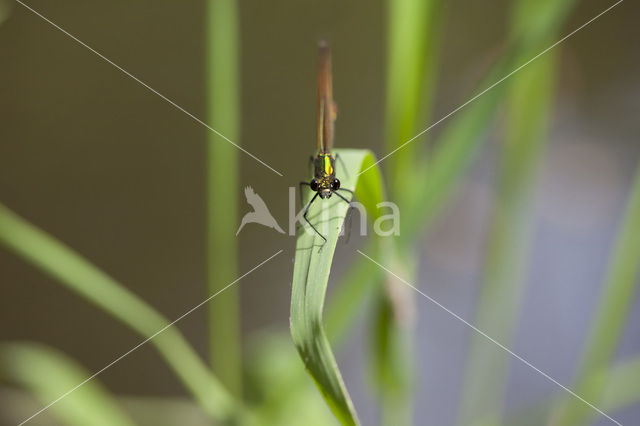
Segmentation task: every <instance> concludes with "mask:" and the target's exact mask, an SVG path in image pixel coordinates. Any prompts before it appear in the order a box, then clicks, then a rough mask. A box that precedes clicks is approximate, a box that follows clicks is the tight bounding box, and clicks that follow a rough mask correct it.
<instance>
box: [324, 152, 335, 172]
mask: <svg viewBox="0 0 640 426" xmlns="http://www.w3.org/2000/svg"><path fill="white" fill-rule="evenodd" d="M324 172H325V173H326V174H328V175H332V174H333V166H332V165H331V157H329V156H328V155H327V156H325V157H324Z"/></svg>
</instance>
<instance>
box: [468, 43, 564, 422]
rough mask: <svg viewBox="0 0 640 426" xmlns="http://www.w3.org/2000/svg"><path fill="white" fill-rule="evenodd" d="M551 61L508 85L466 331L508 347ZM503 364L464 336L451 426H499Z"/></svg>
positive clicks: (497, 353)
mask: <svg viewBox="0 0 640 426" xmlns="http://www.w3.org/2000/svg"><path fill="white" fill-rule="evenodd" d="M554 68H555V60H554V56H553V54H549V55H548V56H545V57H544V58H540V59H539V60H538V61H536V62H535V63H532V64H530V65H529V67H527V68H526V69H524V70H522V72H521V73H520V74H519V75H518V76H517V77H514V80H512V81H511V82H510V84H509V96H508V108H507V110H508V111H509V112H508V117H507V119H508V120H509V121H508V124H507V135H506V138H505V142H504V147H503V150H502V159H501V160H500V163H501V166H500V168H501V171H500V175H499V182H498V197H497V199H496V200H495V203H494V212H493V218H492V223H491V227H490V231H489V237H488V238H489V242H488V254H487V258H486V266H485V270H484V277H483V283H482V288H481V290H480V297H479V301H478V306H477V311H476V316H475V320H474V324H475V325H476V326H477V327H478V328H480V329H481V330H483V331H485V332H487V333H488V334H489V335H491V337H493V338H495V339H496V340H498V341H499V342H500V343H502V344H504V345H506V346H510V345H511V344H512V342H513V337H514V335H515V330H516V325H517V323H518V319H519V311H520V305H521V299H522V294H523V291H524V287H525V283H526V276H527V271H528V259H529V253H530V246H531V236H532V226H531V219H532V212H533V209H532V201H533V194H534V190H535V185H534V183H535V177H536V175H537V169H538V166H539V163H540V158H541V154H542V152H543V149H544V146H545V142H546V140H545V131H546V128H547V121H548V115H549V109H550V103H551V101H552V99H553V89H554V74H555V73H554ZM510 361H511V357H510V356H509V355H508V354H507V353H506V352H504V351H502V350H501V349H499V348H496V347H495V346H494V345H492V344H490V343H488V342H487V341H486V339H485V338H484V337H483V336H479V335H477V334H473V335H471V342H470V345H469V349H468V352H467V371H466V375H465V380H464V384H463V387H462V389H463V390H462V400H461V405H460V408H459V414H458V423H459V424H461V425H467V424H469V423H471V421H472V420H474V419H476V418H477V417H478V416H479V415H481V416H483V417H491V416H492V415H493V416H494V417H493V418H492V419H491V421H490V422H489V423H490V424H500V418H501V415H502V411H503V402H504V390H505V385H506V378H507V376H506V375H507V370H508V364H509V362H510Z"/></svg>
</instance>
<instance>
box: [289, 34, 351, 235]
mask: <svg viewBox="0 0 640 426" xmlns="http://www.w3.org/2000/svg"><path fill="white" fill-rule="evenodd" d="M318 53H319V60H318V153H317V154H316V156H315V158H313V157H312V159H311V160H312V162H313V179H311V181H310V182H300V191H301V193H302V186H304V185H306V186H308V187H309V188H311V190H312V191H313V192H315V194H314V196H313V198H311V201H309V203H308V204H307V205H306V207H305V208H304V213H303V215H302V216H303V217H304V220H305V221H306V222H307V223H308V224H309V226H311V228H312V229H313V230H314V231H315V232H316V234H318V235H319V236H320V237H322V239H323V240H324V243H326V242H327V238H326V237H325V236H324V235H322V234H321V233H320V232H319V231H318V230H317V229H316V227H315V226H314V225H313V224H312V223H311V222H310V221H309V219H308V218H307V213H309V208H310V207H311V205H312V204H313V203H314V201H316V199H317V198H318V197H320V198H321V199H325V198H331V195H333V194H335V195H336V196H338V197H340V198H341V199H342V200H344V201H345V202H346V203H347V204H349V203H350V201H349V200H347V199H346V198H345V197H344V196H343V195H341V194H340V193H339V192H338V191H345V192H348V193H349V194H350V197H353V191H351V190H350V189H346V188H340V180H339V179H338V178H337V177H336V160H338V159H339V157H338V155H336V156H335V157H334V156H333V155H332V154H331V148H332V147H333V122H334V121H335V119H336V115H337V107H336V104H335V103H334V102H333V87H332V81H331V53H330V51H329V46H327V43H326V42H324V41H321V42H320V43H319V45H318ZM324 243H323V246H324Z"/></svg>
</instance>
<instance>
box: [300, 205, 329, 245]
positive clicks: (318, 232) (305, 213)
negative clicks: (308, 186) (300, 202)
mask: <svg viewBox="0 0 640 426" xmlns="http://www.w3.org/2000/svg"><path fill="white" fill-rule="evenodd" d="M316 198H318V193H316V195H314V196H313V198H312V199H311V201H309V204H307V206H306V207H305V208H304V213H303V214H302V217H304V220H305V221H306V222H307V223H308V224H309V226H310V227H311V229H313V230H314V231H316V234H318V235H320V237H321V238H322V239H323V240H324V242H323V243H322V247H324V245H325V244H326V243H327V239H326V237H325V236H324V235H322V234H321V233H320V231H318V230H317V229H316V227H315V226H313V223H311V222H310V221H309V219H308V218H307V213H309V208H310V207H311V205H312V204H313V202H314V201H315V200H316ZM322 247H320V250H322Z"/></svg>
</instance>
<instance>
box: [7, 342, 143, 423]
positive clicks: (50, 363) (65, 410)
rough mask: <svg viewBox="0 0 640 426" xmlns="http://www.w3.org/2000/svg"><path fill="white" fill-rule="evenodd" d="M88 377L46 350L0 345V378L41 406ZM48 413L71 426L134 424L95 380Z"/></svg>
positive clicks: (31, 345)
mask: <svg viewBox="0 0 640 426" xmlns="http://www.w3.org/2000/svg"><path fill="white" fill-rule="evenodd" d="M89 375H90V373H89V372H88V371H86V370H85V369H84V368H83V367H81V366H80V365H79V364H78V363H77V362H76V361H74V360H73V359H71V358H69V357H67V356H66V355H64V354H62V353H60V352H58V351H57V350H54V349H52V348H50V347H47V346H44V345H40V344H36V343H23V342H20V343H17V342H15V343H14V342H12V343H1V344H0V377H2V378H3V379H5V380H7V381H10V382H12V383H15V384H17V385H19V386H21V387H23V388H25V389H27V390H28V391H30V392H31V393H33V394H34V395H35V396H36V398H38V400H40V402H41V403H42V404H43V405H45V404H49V403H50V402H51V401H54V400H56V399H58V398H59V397H60V396H61V395H64V394H65V393H66V392H68V391H69V390H70V389H73V387H75V386H77V385H78V384H79V383H81V382H82V381H83V380H85V379H86V378H87V377H88V376H89ZM51 411H52V413H54V414H55V415H56V416H57V417H59V418H60V420H62V421H63V422H64V424H66V425H71V426H86V425H91V426H109V425H121V426H129V425H133V424H134V423H133V421H132V420H131V419H130V418H129V416H128V415H127V414H125V413H124V412H123V411H122V410H121V409H120V407H118V404H117V402H116V401H115V400H114V399H113V398H112V396H111V395H110V394H109V392H108V391H107V389H106V388H105V387H104V386H103V385H102V384H101V383H100V381H99V380H98V379H93V380H91V381H89V382H87V383H86V384H84V385H83V386H82V388H81V389H80V388H79V389H78V390H76V391H74V392H72V393H70V394H68V395H67V396H65V397H64V398H62V399H60V400H59V401H58V402H57V403H55V404H54V405H52V406H51ZM33 414H35V413H25V416H27V415H33ZM21 420H26V419H21ZM36 422H37V421H36Z"/></svg>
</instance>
